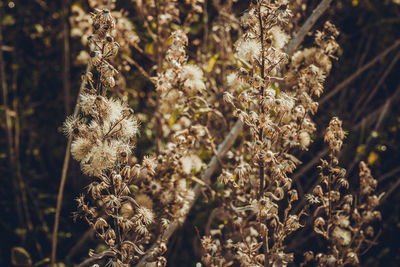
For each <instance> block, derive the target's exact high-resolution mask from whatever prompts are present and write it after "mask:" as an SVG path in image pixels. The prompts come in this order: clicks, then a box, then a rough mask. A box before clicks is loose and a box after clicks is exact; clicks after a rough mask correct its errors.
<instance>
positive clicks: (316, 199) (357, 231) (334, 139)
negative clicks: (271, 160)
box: [302, 117, 384, 266]
mask: <svg viewBox="0 0 400 267" xmlns="http://www.w3.org/2000/svg"><path fill="white" fill-rule="evenodd" d="M344 137H345V134H344V131H343V129H342V122H341V121H340V120H339V119H338V118H336V117H335V118H333V119H332V120H331V122H330V123H329V127H328V129H327V131H326V134H325V141H326V142H328V144H329V147H330V149H331V152H330V154H329V161H327V160H321V165H320V166H319V168H320V170H321V172H320V177H321V182H320V184H319V185H317V186H316V187H315V188H314V189H313V193H312V194H309V195H306V197H307V199H308V202H309V203H310V205H312V206H314V207H315V210H314V212H313V217H314V218H315V219H314V231H315V232H316V233H317V234H320V235H322V236H323V237H324V238H325V239H326V240H327V241H328V243H329V246H328V252H325V253H318V254H314V253H313V252H312V251H308V252H306V253H305V261H304V263H303V264H302V265H304V264H305V263H308V262H315V263H316V264H317V265H318V266H345V265H358V264H359V263H360V261H359V256H360V255H362V254H364V253H365V252H366V250H368V249H369V248H370V247H371V245H373V244H374V241H372V240H371V239H373V238H374V236H375V230H374V227H373V226H372V225H371V224H372V222H373V221H375V220H380V219H381V213H380V212H379V211H377V210H376V208H377V206H378V205H379V202H380V199H381V198H382V197H383V194H384V193H382V194H381V195H379V196H376V195H374V191H375V189H376V187H377V180H375V179H374V178H373V177H372V175H371V171H370V169H369V168H368V167H367V165H366V164H365V163H364V162H360V166H359V167H360V180H359V181H360V183H359V190H358V193H357V194H354V195H353V194H351V193H349V182H348V180H347V179H346V170H345V169H343V168H341V167H339V160H338V158H337V154H338V152H340V150H341V147H342V144H343V139H344Z"/></svg>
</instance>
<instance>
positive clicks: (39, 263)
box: [33, 258, 50, 266]
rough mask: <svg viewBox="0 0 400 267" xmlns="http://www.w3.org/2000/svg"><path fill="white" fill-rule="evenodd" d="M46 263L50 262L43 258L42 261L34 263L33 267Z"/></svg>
mask: <svg viewBox="0 0 400 267" xmlns="http://www.w3.org/2000/svg"><path fill="white" fill-rule="evenodd" d="M48 262H50V258H44V259H43V260H40V261H38V262H36V263H35V264H34V265H33V266H40V265H42V264H45V263H48Z"/></svg>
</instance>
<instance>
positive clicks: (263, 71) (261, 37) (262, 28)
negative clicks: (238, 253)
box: [258, 2, 269, 267]
mask: <svg viewBox="0 0 400 267" xmlns="http://www.w3.org/2000/svg"><path fill="white" fill-rule="evenodd" d="M258 23H259V24H260V43H261V70H260V72H261V78H262V79H263V81H264V79H265V46H264V25H263V20H262V14H261V2H259V3H258ZM260 95H261V98H263V97H264V86H261V88H260ZM260 111H261V114H262V115H264V105H262V104H261V105H260ZM263 131H264V128H263V127H261V129H260V131H259V135H258V139H259V140H260V141H261V142H262V140H263ZM259 164H260V192H259V194H258V199H260V198H261V197H262V196H263V193H264V180H265V178H264V176H265V174H264V171H265V170H264V162H263V161H260V163H259ZM259 228H260V229H259V230H261V221H260V222H259ZM262 241H263V248H264V256H265V262H264V266H265V267H267V266H269V257H268V254H269V253H268V250H269V249H268V232H267V233H266V235H265V238H263V239H262Z"/></svg>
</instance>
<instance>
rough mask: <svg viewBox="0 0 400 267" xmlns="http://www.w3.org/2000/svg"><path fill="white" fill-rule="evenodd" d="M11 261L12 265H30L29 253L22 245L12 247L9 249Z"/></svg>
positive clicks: (21, 266) (23, 266)
mask: <svg viewBox="0 0 400 267" xmlns="http://www.w3.org/2000/svg"><path fill="white" fill-rule="evenodd" d="M11 263H12V265H14V266H19V267H25V266H27V267H28V266H32V259H31V255H30V254H29V253H28V251H26V250H25V249H24V248H23V247H13V248H12V249H11Z"/></svg>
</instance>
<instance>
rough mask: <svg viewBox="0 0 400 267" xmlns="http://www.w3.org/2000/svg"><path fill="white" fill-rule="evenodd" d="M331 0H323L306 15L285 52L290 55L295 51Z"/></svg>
mask: <svg viewBox="0 0 400 267" xmlns="http://www.w3.org/2000/svg"><path fill="white" fill-rule="evenodd" d="M331 2H332V0H323V1H322V2H321V3H319V5H318V6H317V7H316V8H315V9H314V11H313V12H312V14H311V15H310V17H308V19H307V21H306V22H305V23H304V24H303V26H301V28H300V30H299V31H298V32H297V34H296V36H295V37H294V38H293V39H292V41H291V42H290V44H289V45H288V47H287V49H286V53H287V54H288V55H289V56H291V55H293V53H294V51H296V49H297V47H298V46H299V45H300V44H301V42H303V40H304V37H305V36H306V34H307V33H308V32H309V31H310V30H311V28H312V27H313V26H314V24H315V23H316V22H317V20H318V19H319V18H320V17H321V16H322V14H323V13H324V12H325V11H326V10H327V9H328V7H329V5H330V3H331Z"/></svg>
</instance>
